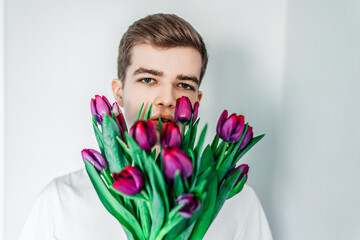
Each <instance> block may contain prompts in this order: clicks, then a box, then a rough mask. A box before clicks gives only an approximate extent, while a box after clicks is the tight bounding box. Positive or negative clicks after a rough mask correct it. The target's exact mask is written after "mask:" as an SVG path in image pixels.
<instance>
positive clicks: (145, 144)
mask: <svg viewBox="0 0 360 240" xmlns="http://www.w3.org/2000/svg"><path fill="white" fill-rule="evenodd" d="M134 135H135V140H136V142H137V143H138V144H139V146H140V148H141V149H143V150H145V151H149V150H150V149H151V147H150V144H149V141H148V136H147V131H146V126H145V122H144V121H138V122H137V124H136V127H135V132H134Z"/></svg>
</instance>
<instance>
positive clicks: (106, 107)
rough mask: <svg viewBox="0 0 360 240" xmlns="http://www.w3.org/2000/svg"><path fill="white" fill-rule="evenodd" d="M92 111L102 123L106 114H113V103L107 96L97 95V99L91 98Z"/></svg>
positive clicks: (98, 121) (99, 122)
mask: <svg viewBox="0 0 360 240" xmlns="http://www.w3.org/2000/svg"><path fill="white" fill-rule="evenodd" d="M90 107H91V113H92V114H94V116H95V119H96V121H97V123H98V124H100V125H101V124H102V122H103V117H104V115H105V114H108V115H109V116H111V105H110V103H109V101H108V100H107V98H106V97H105V96H102V97H100V96H99V95H95V99H94V98H92V99H91V105H90Z"/></svg>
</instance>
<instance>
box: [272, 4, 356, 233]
mask: <svg viewBox="0 0 360 240" xmlns="http://www.w3.org/2000/svg"><path fill="white" fill-rule="evenodd" d="M359 26H360V2H359V1H356V0H353V1H350V0H347V1H344V0H337V1H325V0H324V1H312V0H304V1H296V0H289V1H288V14H287V32H286V58H285V61H286V67H285V69H286V73H285V80H284V85H283V90H282V93H283V94H282V100H281V108H280V111H279V115H278V120H277V130H276V133H277V140H276V141H277V150H278V152H277V153H278V154H277V157H276V158H275V159H274V161H273V164H274V169H275V171H274V175H275V178H274V182H273V187H271V190H270V191H272V199H271V201H272V203H271V207H270V208H269V210H270V212H269V214H270V215H271V216H272V219H271V220H272V226H273V229H272V230H273V232H274V235H275V236H276V238H277V239H286V240H287V239H291V240H296V239H299V240H300V239H301V240H303V239H314V240H315V239H359V236H360V228H359V223H360V204H359V203H360V190H359V186H358V184H359V183H360V175H359V169H360V148H359V139H360V124H359V123H360V94H359V93H360V27H359Z"/></svg>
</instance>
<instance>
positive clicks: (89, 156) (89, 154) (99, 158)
mask: <svg viewBox="0 0 360 240" xmlns="http://www.w3.org/2000/svg"><path fill="white" fill-rule="evenodd" d="M81 156H82V158H83V160H84V161H85V160H87V161H88V162H90V163H91V164H92V165H94V166H95V168H96V170H98V171H99V172H101V171H102V170H103V169H104V168H107V167H108V163H107V161H106V160H105V158H104V157H103V155H101V153H99V152H98V151H96V150H94V149H83V150H82V151H81Z"/></svg>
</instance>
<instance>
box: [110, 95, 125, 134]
mask: <svg viewBox="0 0 360 240" xmlns="http://www.w3.org/2000/svg"><path fill="white" fill-rule="evenodd" d="M111 110H112V112H113V113H114V114H115V117H116V121H117V124H118V126H119V129H120V133H121V139H122V140H125V132H126V124H125V118H124V115H123V113H122V111H121V109H120V107H119V105H118V104H117V103H116V102H114V103H113V105H112V109H111Z"/></svg>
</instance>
